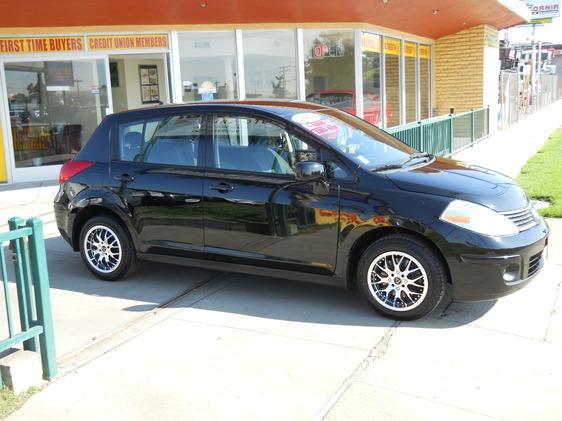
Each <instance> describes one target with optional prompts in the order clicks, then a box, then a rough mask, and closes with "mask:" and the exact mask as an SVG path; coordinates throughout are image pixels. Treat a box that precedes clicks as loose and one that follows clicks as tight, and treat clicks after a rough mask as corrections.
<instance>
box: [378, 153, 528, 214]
mask: <svg viewBox="0 0 562 421" xmlns="http://www.w3.org/2000/svg"><path fill="white" fill-rule="evenodd" d="M386 176H387V177H388V178H389V179H390V180H391V181H392V182H393V183H394V184H395V185H396V186H397V187H398V188H400V189H401V190H406V191H411V192H417V193H427V194H435V195H439V196H447V197H451V198H454V199H461V200H467V201H469V202H474V203H479V204H481V205H484V206H487V207H489V208H492V209H495V210H497V211H500V212H502V211H508V210H514V209H521V208H524V207H526V206H528V204H529V201H528V199H527V196H526V195H525V192H524V191H523V189H522V188H521V187H520V186H519V185H518V184H517V183H516V182H515V180H513V179H511V178H509V177H507V176H505V175H503V174H500V173H498V172H496V171H492V170H488V169H486V168H482V167H478V166H476V165H470V164H467V163H464V162H460V161H455V160H452V159H446V158H436V159H435V160H434V161H433V162H431V163H429V164H427V165H421V166H415V167H409V168H405V169H403V170H400V171H394V172H388V173H386Z"/></svg>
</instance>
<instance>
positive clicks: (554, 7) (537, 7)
mask: <svg viewBox="0 0 562 421" xmlns="http://www.w3.org/2000/svg"><path fill="white" fill-rule="evenodd" d="M523 1H524V2H525V4H526V5H527V7H528V8H529V10H530V11H531V18H532V20H537V19H549V18H556V17H558V16H560V0H523Z"/></svg>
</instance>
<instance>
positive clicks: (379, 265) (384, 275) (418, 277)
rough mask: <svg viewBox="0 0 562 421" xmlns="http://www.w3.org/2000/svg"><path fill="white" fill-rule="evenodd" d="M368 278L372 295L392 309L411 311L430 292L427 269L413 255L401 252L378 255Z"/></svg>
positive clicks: (371, 266)
mask: <svg viewBox="0 0 562 421" xmlns="http://www.w3.org/2000/svg"><path fill="white" fill-rule="evenodd" d="M367 277H368V279H367V282H368V285H369V290H370V291H371V294H372V295H373V298H374V299H375V300H376V301H377V302H378V303H379V304H380V305H382V306H383V307H386V308H388V309H390V310H394V311H408V310H412V309H414V308H416V307H417V306H419V305H420V304H421V303H422V302H423V300H424V299H425V297H426V295H427V289H428V279H427V274H426V272H425V269H424V268H423V266H422V265H421V263H420V262H418V261H417V260H416V259H415V258H414V257H413V256H410V255H409V254H407V253H403V252H401V251H389V252H386V253H382V254H380V255H378V256H377V257H375V259H374V260H373V261H372V263H371V265H370V266H369V270H368V271H367Z"/></svg>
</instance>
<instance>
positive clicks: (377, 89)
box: [361, 33, 382, 126]
mask: <svg viewBox="0 0 562 421" xmlns="http://www.w3.org/2000/svg"><path fill="white" fill-rule="evenodd" d="M361 49H362V51H361V55H362V59H363V115H364V117H363V118H364V119H365V120H367V121H368V122H369V123H371V124H374V125H377V126H380V125H381V124H382V118H381V117H382V115H381V100H380V98H381V37H380V36H379V35H373V34H368V33H362V34H361Z"/></svg>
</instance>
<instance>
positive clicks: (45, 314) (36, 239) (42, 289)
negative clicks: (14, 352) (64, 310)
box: [26, 218, 57, 379]
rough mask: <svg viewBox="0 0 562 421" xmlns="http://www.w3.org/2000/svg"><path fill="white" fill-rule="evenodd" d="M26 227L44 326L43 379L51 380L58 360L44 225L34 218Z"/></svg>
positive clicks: (40, 320) (39, 317) (39, 319)
mask: <svg viewBox="0 0 562 421" xmlns="http://www.w3.org/2000/svg"><path fill="white" fill-rule="evenodd" d="M26 226H28V227H29V228H31V231H32V234H31V236H30V237H29V251H30V255H31V269H32V273H33V280H34V283H35V285H34V286H35V306H36V308H37V324H40V325H41V326H43V333H41V335H39V344H40V346H41V364H42V365H43V377H44V378H46V379H51V378H53V377H55V376H56V375H57V360H56V354H55V337H54V332H53V318H52V315H51V298H50V295H49V273H48V271H47V255H46V253H45V241H44V239H43V223H42V222H41V220H40V219H37V218H32V219H29V220H28V221H27V223H26Z"/></svg>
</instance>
